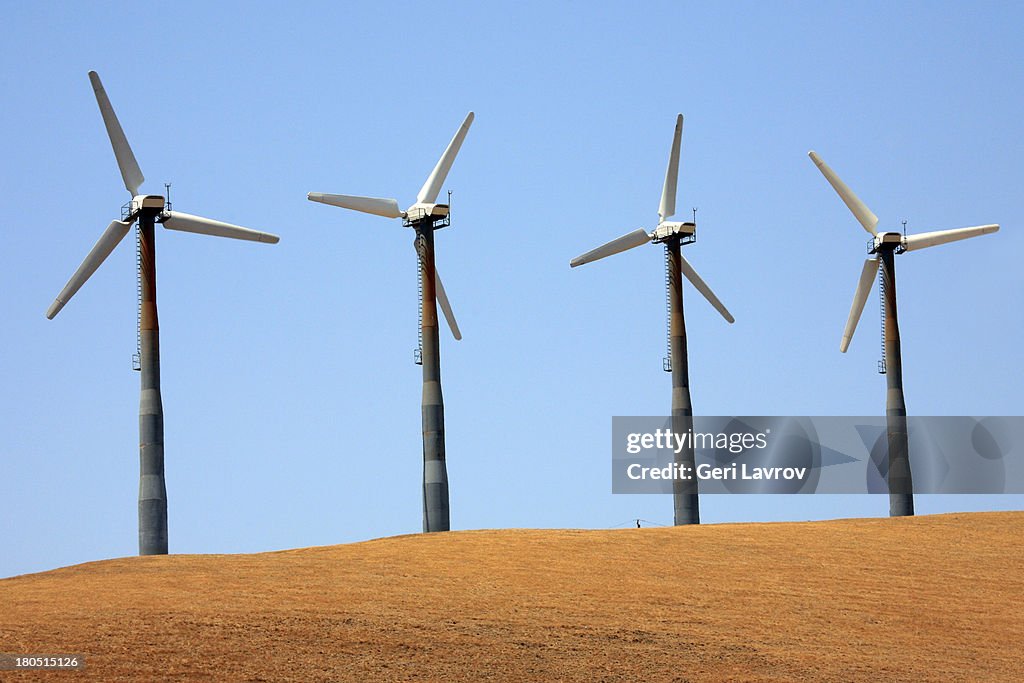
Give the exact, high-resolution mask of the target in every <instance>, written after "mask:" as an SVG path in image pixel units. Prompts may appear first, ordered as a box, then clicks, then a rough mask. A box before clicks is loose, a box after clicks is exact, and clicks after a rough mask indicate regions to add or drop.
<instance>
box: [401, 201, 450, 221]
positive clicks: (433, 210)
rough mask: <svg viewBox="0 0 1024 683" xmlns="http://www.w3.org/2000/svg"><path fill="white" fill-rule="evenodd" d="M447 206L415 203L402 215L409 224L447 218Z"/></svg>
mask: <svg viewBox="0 0 1024 683" xmlns="http://www.w3.org/2000/svg"><path fill="white" fill-rule="evenodd" d="M448 210H449V209H448V205H447V204H427V203H425V202H416V203H415V204H413V205H412V206H410V207H409V208H408V209H406V210H405V212H404V213H403V214H402V218H404V219H405V220H406V221H408V222H409V223H416V222H418V221H422V220H427V219H434V220H437V219H440V218H446V217H447V216H448Z"/></svg>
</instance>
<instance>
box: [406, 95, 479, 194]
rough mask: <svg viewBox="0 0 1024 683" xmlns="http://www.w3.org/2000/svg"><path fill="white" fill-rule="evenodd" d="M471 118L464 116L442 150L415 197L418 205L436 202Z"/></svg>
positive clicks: (470, 113) (464, 137)
mask: <svg viewBox="0 0 1024 683" xmlns="http://www.w3.org/2000/svg"><path fill="white" fill-rule="evenodd" d="M473 118H474V114H473V112H469V114H467V115H466V120H465V121H463V122H462V125H461V126H459V129H458V130H457V131H456V132H455V137H453V138H452V141H451V142H449V143H448V148H447V149H445V150H444V154H442V155H441V158H440V159H439V160H438V162H437V166H435V167H434V170H433V171H431V173H430V176H428V177H427V182H425V183H423V187H422V188H420V193H419V194H418V195H416V202H417V203H418V204H433V203H434V202H436V201H437V195H438V193H439V192H441V186H442V185H444V180H445V178H447V177H448V171H450V170H451V169H452V162H453V161H455V155H456V154H458V153H459V148H461V147H462V141H463V140H465V139H466V133H468V132H469V126H470V125H471V124H472V123H473Z"/></svg>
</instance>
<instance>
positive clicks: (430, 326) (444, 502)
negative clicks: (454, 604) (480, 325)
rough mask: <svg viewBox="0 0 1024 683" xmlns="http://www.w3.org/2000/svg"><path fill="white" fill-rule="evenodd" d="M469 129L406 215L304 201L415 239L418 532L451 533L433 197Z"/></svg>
mask: <svg viewBox="0 0 1024 683" xmlns="http://www.w3.org/2000/svg"><path fill="white" fill-rule="evenodd" d="M472 123H473V112H469V114H468V115H467V116H466V120H465V121H463V122H462V125H461V126H459V129H458V131H456V132H455V137H453V138H452V141H451V142H450V143H448V147H447V149H445V150H444V154H442V155H441V159H440V160H439V161H438V162H437V166H435V167H434V170H433V171H432V172H431V173H430V175H429V176H428V177H427V181H426V182H425V183H424V184H423V187H422V188H420V191H419V194H417V195H416V201H415V203H413V205H412V206H410V207H409V208H408V209H406V210H405V211H402V210H400V209H399V208H398V200H396V199H382V198H379V197H357V196H352V195H344V194H324V193H322V192H310V193H309V194H308V195H307V196H306V198H307V199H309V200H310V201H313V202H320V203H322V204H330V205H332V206H340V207H342V208H344V209H352V210H354V211H362V212H363V213H370V214H374V215H376V216H383V217H385V218H401V219H402V225H403V226H405V227H407V228H412V229H413V230H414V231H415V233H416V237H415V240H414V242H413V246H414V247H415V249H416V253H417V255H418V260H419V276H420V285H421V286H420V335H421V343H422V347H421V349H419V351H420V356H419V358H418V362H420V363H421V364H422V365H423V403H422V419H423V531H425V532H430V531H448V530H449V529H450V528H451V523H450V515H449V509H448V471H447V467H446V465H445V449H444V400H443V399H442V397H441V356H440V348H439V340H438V324H437V305H440V306H441V310H442V311H443V312H444V317H445V319H446V320H447V321H448V326H449V327H450V328H451V331H452V336H454V337H455V339H457V340H458V339H462V333H461V332H460V331H459V326H458V323H456V322H455V315H454V314H453V313H452V307H451V304H449V303H448V296H447V294H445V291H444V286H443V285H442V284H441V277H440V276H439V275H438V274H437V268H436V267H435V266H434V231H435V230H439V229H441V228H443V227H446V226H448V225H450V219H451V217H450V215H449V210H448V209H449V207H448V205H447V204H438V203H437V195H438V194H439V193H440V192H441V186H442V185H443V184H444V181H445V178H447V177H448V171H450V170H451V168H452V162H454V161H455V156H456V155H457V154H458V153H459V149H460V148H461V147H462V141H463V140H465V139H466V133H467V132H469V126H470V125H471V124H472Z"/></svg>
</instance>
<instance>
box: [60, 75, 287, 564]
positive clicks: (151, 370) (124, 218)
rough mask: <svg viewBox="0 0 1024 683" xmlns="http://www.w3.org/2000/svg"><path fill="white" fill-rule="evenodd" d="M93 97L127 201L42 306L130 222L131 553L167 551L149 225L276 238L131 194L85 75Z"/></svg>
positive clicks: (127, 159)
mask: <svg viewBox="0 0 1024 683" xmlns="http://www.w3.org/2000/svg"><path fill="white" fill-rule="evenodd" d="M89 80H90V81H91V82H92V88H93V91H94V92H95V94H96V102H97V103H98V104H99V107H100V114H101V115H102V116H103V123H104V125H105V126H106V128H107V135H108V136H109V137H110V144H111V146H112V147H113V148H114V157H115V158H116V159H117V165H118V167H119V168H120V169H121V177H122V178H123V179H124V186H125V188H126V189H127V190H128V192H129V193H130V194H131V201H129V202H128V203H127V204H125V205H124V206H122V207H121V219H120V220H115V221H111V223H110V225H108V226H107V229H106V230H105V231H104V232H103V234H102V235H101V236H100V238H99V240H98V241H97V242H96V244H95V246H93V248H92V250H91V251H90V252H89V254H88V255H87V256H86V257H85V260H84V261H82V265H80V266H79V267H78V270H76V271H75V274H74V275H72V276H71V279H70V280H68V283H67V284H66V285H64V289H62V290H61V292H60V294H58V295H57V299H56V300H55V301H54V302H53V304H52V305H51V306H50V308H49V310H47V311H46V317H47V318H49V319H51V320H52V319H53V317H54V316H56V315H57V314H58V313H59V312H60V310H61V309H62V308H64V305H65V304H67V302H68V301H69V300H70V299H71V297H73V296H74V295H75V292H77V291H78V290H79V289H80V288H81V287H82V285H83V284H85V281H86V280H88V279H89V277H90V276H91V275H92V274H93V273H94V272H96V269H97V268H99V267H100V264H102V263H103V261H104V259H106V258H107V256H109V255H110V253H111V252H112V251H113V250H114V247H116V246H117V245H118V243H120V242H121V240H122V239H124V237H125V235H127V234H128V230H129V229H131V227H132V224H133V223H136V222H138V228H137V231H136V234H137V236H138V244H137V248H138V283H139V368H138V369H139V370H141V388H142V395H141V399H140V401H139V464H140V478H139V554H140V555H166V554H167V488H166V485H165V482H164V413H163V403H162V401H161V399H160V325H159V323H158V321H157V311H156V242H155V241H154V235H153V228H154V225H155V224H156V223H161V224H163V226H164V227H165V228H169V229H171V230H180V231H183V232H195V233H199V234H203V235H215V236H217V237H232V238H234V239H241V240H250V241H253V242H269V243H270V244H276V243H277V241H278V237H277V235H271V234H269V233H265V232H258V231H256V230H250V229H248V228H242V227H239V226H237V225H231V224H230V223H222V222H220V221H215V220H211V219H209V218H202V217H200V216H193V215H191V214H187V213H182V212H180V211H171V204H170V202H165V200H164V198H163V197H161V196H160V195H145V194H139V186H141V185H142V182H143V180H145V178H143V176H142V171H141V170H139V164H138V162H137V161H136V160H135V155H134V154H133V153H132V149H131V147H129V145H128V139H127V138H126V137H125V134H124V131H123V130H122V129H121V124H120V123H119V122H118V120H117V116H116V115H115V114H114V109H113V107H111V106H110V100H109V99H108V98H107V93H106V91H105V90H104V89H103V84H102V83H101V82H100V77H99V75H98V74H97V73H96V72H95V71H90V72H89Z"/></svg>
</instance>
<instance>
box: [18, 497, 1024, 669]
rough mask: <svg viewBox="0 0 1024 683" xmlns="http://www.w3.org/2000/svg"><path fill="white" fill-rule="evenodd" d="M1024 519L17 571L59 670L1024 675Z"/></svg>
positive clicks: (834, 525)
mask: <svg viewBox="0 0 1024 683" xmlns="http://www.w3.org/2000/svg"><path fill="white" fill-rule="evenodd" d="M1022 648H1024V513H981V514H977V513H976V514H952V515H938V516H930V517H917V518H912V519H870V520H840V521H830V522H806V523H785V524H728V525H706V526H701V527H688V528H663V529H624V530H617V531H573V530H499V531H462V532H453V533H446V534H435V535H429V536H424V535H416V536H404V537H396V538H385V539H380V540H376V541H370V542H366V543H357V544H352V545H340V546H331V547H322V548H305V549H301V550H288V551H283V552H275V553H264V554H259V555H171V556H166V557H131V558H125V559H118V560H108V561H103V562H92V563H89V564H84V565H79V566H75V567H67V568H64V569H57V570H54V571H50V572H45V573H41V574H32V575H26V576H19V577H15V578H11V579H4V580H0V652H7V653H29V652H34V653H83V654H84V655H85V658H86V666H87V669H86V670H85V671H83V672H75V671H66V672H46V673H38V672H33V673H30V672H9V671H8V672H0V680H4V681H7V680H12V681H13V680H30V679H38V680H47V681H79V680H101V681H127V680H133V681H134V680H138V681H157V680H171V679H176V680H196V681H243V680H245V681H376V680H382V681H491V680H498V681H559V680H565V681H870V682H871V683H881V682H885V681H1015V682H1016V681H1024V653H1022Z"/></svg>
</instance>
